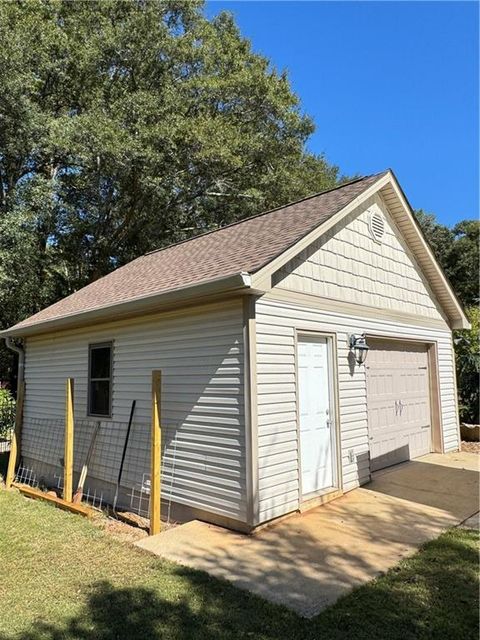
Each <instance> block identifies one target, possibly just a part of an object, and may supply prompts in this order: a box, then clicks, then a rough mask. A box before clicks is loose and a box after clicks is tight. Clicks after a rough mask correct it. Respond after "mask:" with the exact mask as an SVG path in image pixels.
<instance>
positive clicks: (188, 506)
mask: <svg viewBox="0 0 480 640" xmlns="http://www.w3.org/2000/svg"><path fill="white" fill-rule="evenodd" d="M466 327H468V321H467V319H466V317H465V315H464V312H463V310H462V308H461V306H460V304H459V302H458V300H457V298H456V296H455V294H454V292H453V291H452V288H451V286H450V285H449V283H448V281H447V279H446V278H445V276H444V274H443V273H442V271H441V268H440V267H439V265H438V263H437V262H436V261H435V258H434V256H433V254H432V251H431V249H430V248H429V246H428V244H427V242H426V241H425V238H424V237H423V235H422V233H421V231H420V229H419V227H418V224H417V223H416V221H415V219H414V217H413V214H412V210H411V208H410V206H409V204H408V202H407V200H406V198H405V195H404V194H403V191H402V190H401V188H400V186H399V184H398V182H397V180H396V178H395V176H394V174H393V173H392V172H391V171H390V170H389V171H386V172H383V173H380V174H377V175H374V176H369V177H366V178H360V179H358V180H355V181H353V182H350V183H347V184H344V185H342V186H339V187H337V188H335V189H332V190H330V191H327V192H324V193H321V194H318V195H315V196H312V197H309V198H306V199H304V200H302V201H300V202H296V203H293V204H290V205H287V206H285V207H281V208H278V209H275V210H273V211H269V212H266V213H263V214H260V215H258V216H254V217H251V218H247V219H245V220H243V221H241V222H238V223H235V224H232V225H228V226H226V227H223V228H221V229H219V230H217V231H214V232H210V233H206V234H203V235H200V236H197V237H195V238H193V239H191V240H189V241H186V242H183V243H179V244H176V245H172V246H170V247H167V248H165V249H161V250H158V251H156V252H152V253H150V254H147V255H145V256H142V257H140V258H138V259H137V260H134V261H133V262H131V263H129V264H128V265H126V266H124V267H121V268H120V269H117V270H116V271H114V272H113V273H111V274H109V275H108V276H106V277H104V278H102V279H100V280H98V281H96V282H94V283H92V284H90V285H88V286H87V287H85V288H83V289H81V290H79V291H77V292H76V293H74V294H72V295H71V296H69V297H68V298H65V299H64V300H61V301H60V302H58V303H56V304H54V305H52V306H51V307H48V308H47V309H45V310H43V311H41V312H40V313H38V314H36V315H34V316H32V317H30V318H28V319H26V320H25V321H23V322H20V323H19V324H17V325H15V326H14V327H11V328H10V329H7V330H5V331H3V332H2V334H1V335H3V336H4V337H8V338H10V341H11V340H12V339H15V340H16V341H17V345H21V348H22V349H23V350H24V353H25V388H26V395H25V403H24V426H23V435H22V445H21V446H22V465H23V467H24V468H30V469H33V470H35V473H36V475H37V476H38V475H41V476H42V478H44V479H46V481H48V482H53V481H54V478H55V477H56V476H58V474H59V472H61V461H60V459H61V455H62V447H63V441H62V438H63V427H62V424H63V422H62V421H63V415H64V403H65V398H64V389H65V380H66V378H68V377H72V378H74V380H75V421H76V424H75V429H76V434H77V440H76V443H75V470H76V473H77V474H78V473H79V472H80V469H81V466H82V461H83V459H84V457H85V450H86V448H87V446H88V441H89V436H88V434H89V429H93V428H94V425H95V424H97V423H98V422H100V430H99V434H98V437H97V440H96V443H95V450H94V453H93V459H92V463H91V465H90V467H89V482H90V484H91V486H92V487H94V488H95V489H96V490H98V491H101V492H102V495H103V496H104V497H105V500H107V501H108V500H111V499H112V496H113V492H114V488H115V480H116V477H117V475H118V468H119V465H120V459H121V455H122V448H123V443H124V441H125V433H126V429H127V423H128V419H129V413H130V409H131V405H132V401H133V400H135V401H136V408H135V416H134V429H133V431H132V436H131V439H130V442H129V448H128V452H127V457H126V460H125V470H124V474H123V476H122V486H121V491H120V498H119V499H120V503H122V501H123V503H124V504H125V505H127V506H128V502H129V500H131V496H132V493H134V488H135V487H138V486H141V485H142V483H144V481H145V476H146V475H147V474H148V470H149V466H148V460H149V446H150V443H149V429H148V423H149V420H150V378H151V372H152V370H161V371H162V380H163V383H162V415H161V420H162V428H163V433H164V438H163V458H162V508H163V509H164V511H165V509H168V512H169V513H172V514H173V517H175V518H177V519H180V520H185V519H188V518H194V517H196V518H201V519H204V520H207V521H210V522H214V523H218V524H221V525H224V526H228V527H231V528H234V529H238V530H252V529H254V528H255V527H257V526H258V525H260V524H263V523H265V522H268V521H270V520H272V519H274V518H278V517H280V516H283V515H285V514H288V513H290V512H293V511H297V510H299V509H307V508H309V507H311V506H315V505H317V504H319V503H322V502H325V501H328V500H331V499H333V498H335V497H337V496H339V495H341V494H342V493H343V492H346V491H349V490H351V489H353V488H355V487H357V486H359V485H361V484H364V483H366V482H368V481H369V479H370V477H371V474H372V473H373V472H375V471H378V470H380V469H382V468H385V467H388V466H391V465H394V464H398V463H401V462H404V461H406V460H410V459H414V458H420V459H421V456H422V455H424V454H426V453H429V452H431V451H436V452H447V451H455V450H457V449H458V447H459V424H458V413H457V396H456V383H455V367H454V352H453V344H452V329H461V328H466ZM367 347H368V349H367ZM365 355H366V357H365Z"/></svg>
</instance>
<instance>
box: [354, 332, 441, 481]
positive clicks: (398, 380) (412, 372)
mask: <svg viewBox="0 0 480 640" xmlns="http://www.w3.org/2000/svg"><path fill="white" fill-rule="evenodd" d="M427 364H428V358H427V347H426V345H422V344H413V343H412V344H408V343H401V342H394V341H392V342H372V346H371V349H370V352H369V354H368V359H367V366H366V370H367V405H368V425H369V443H370V459H371V469H372V471H375V470H378V469H382V468H384V467H387V466H390V465H393V464H398V463H399V462H403V461H405V460H409V459H412V458H416V457H418V456H421V455H424V454H425V453H429V452H430V450H431V428H430V421H431V418H430V398H429V378H428V367H427Z"/></svg>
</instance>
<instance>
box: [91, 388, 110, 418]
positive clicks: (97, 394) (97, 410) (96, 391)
mask: <svg viewBox="0 0 480 640" xmlns="http://www.w3.org/2000/svg"><path fill="white" fill-rule="evenodd" d="M90 413H91V414H94V415H96V416H108V415H110V381H109V380H98V381H97V382H90Z"/></svg>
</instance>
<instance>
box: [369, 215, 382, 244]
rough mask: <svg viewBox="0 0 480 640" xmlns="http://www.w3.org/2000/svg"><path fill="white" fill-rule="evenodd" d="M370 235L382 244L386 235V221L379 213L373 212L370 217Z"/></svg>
mask: <svg viewBox="0 0 480 640" xmlns="http://www.w3.org/2000/svg"><path fill="white" fill-rule="evenodd" d="M370 233H371V234H372V238H373V239H374V240H376V241H377V242H381V241H382V238H383V234H384V233H385V220H384V219H383V216H382V214H381V213H379V212H378V211H373V212H372V214H371V216H370Z"/></svg>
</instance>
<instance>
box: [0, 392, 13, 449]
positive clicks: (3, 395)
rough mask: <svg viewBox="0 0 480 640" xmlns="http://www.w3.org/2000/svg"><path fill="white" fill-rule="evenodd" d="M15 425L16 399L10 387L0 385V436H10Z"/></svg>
mask: <svg viewBox="0 0 480 640" xmlns="http://www.w3.org/2000/svg"><path fill="white" fill-rule="evenodd" d="M14 426H15V400H14V399H13V396H12V394H11V393H10V391H9V390H8V389H3V388H1V387H0V438H5V437H8V436H9V435H10V433H11V431H12V429H13V428H14Z"/></svg>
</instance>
